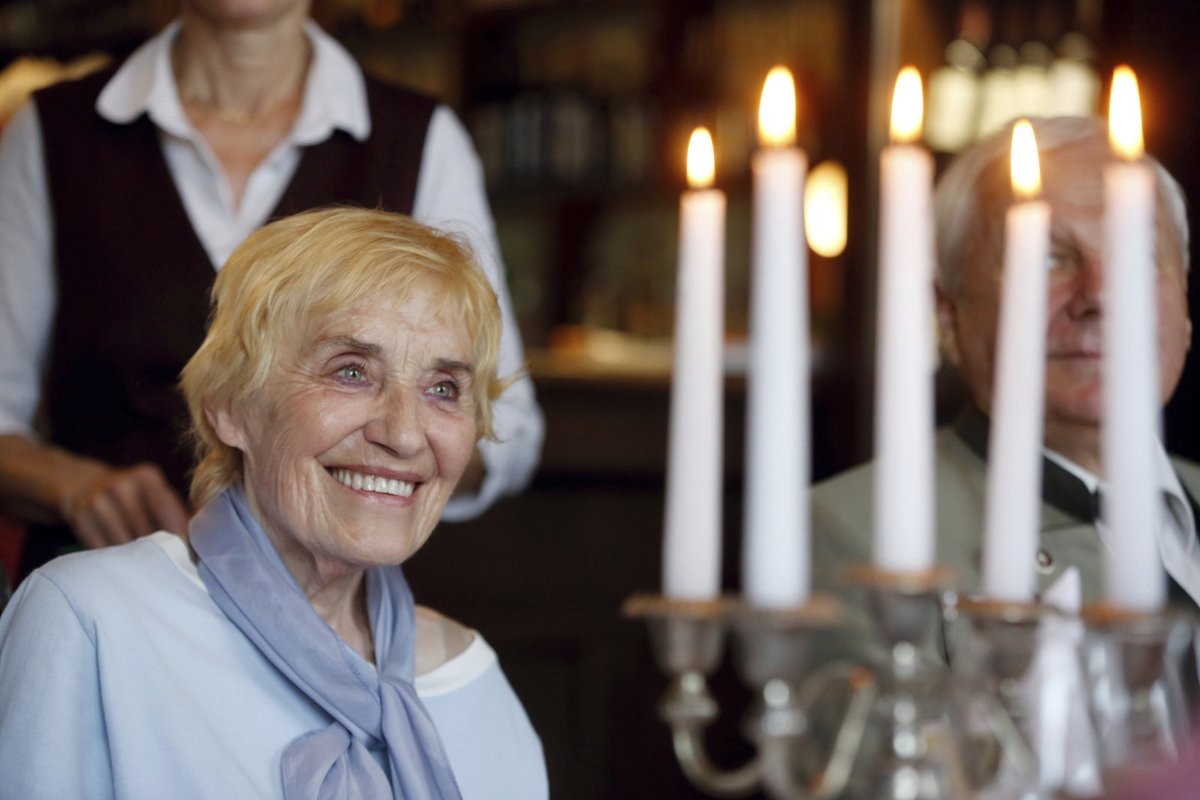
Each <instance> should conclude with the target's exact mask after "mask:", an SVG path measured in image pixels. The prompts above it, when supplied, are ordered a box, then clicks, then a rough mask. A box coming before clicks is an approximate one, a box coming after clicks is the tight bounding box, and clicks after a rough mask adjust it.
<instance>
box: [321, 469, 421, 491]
mask: <svg viewBox="0 0 1200 800" xmlns="http://www.w3.org/2000/svg"><path fill="white" fill-rule="evenodd" d="M329 474H331V475H333V479H334V480H335V481H337V482H338V483H340V484H341V485H342V486H345V487H347V488H349V489H356V490H361V491H364V492H375V493H376V494H390V495H395V496H396V497H412V493H413V490H415V489H416V488H417V485H416V484H415V483H410V482H409V481H401V480H396V479H395V478H385V477H383V476H382V475H369V474H367V473H364V472H354V471H352V470H348V469H331V470H330V471H329Z"/></svg>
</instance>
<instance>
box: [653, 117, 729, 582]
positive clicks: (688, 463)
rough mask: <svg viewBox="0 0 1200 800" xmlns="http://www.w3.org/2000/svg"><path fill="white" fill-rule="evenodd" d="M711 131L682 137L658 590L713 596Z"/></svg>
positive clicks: (715, 324)
mask: <svg viewBox="0 0 1200 800" xmlns="http://www.w3.org/2000/svg"><path fill="white" fill-rule="evenodd" d="M714 161H715V159H714V152H713V143H712V137H711V136H710V135H709V133H708V131H707V130H705V129H704V128H698V129H696V131H695V132H694V133H693V134H692V139H691V142H690V143H689V144H688V158H687V162H688V170H687V171H688V184H689V186H691V187H692V188H691V189H690V190H689V191H686V192H684V193H683V196H682V197H681V198H680V202H679V264H678V276H677V279H676V287H675V364H674V369H673V373H672V376H671V411H670V431H669V444H668V462H667V501H666V521H665V529H666V535H665V537H664V540H663V594H665V595H666V596H668V597H673V598H676V599H682V600H707V599H712V598H715V597H716V596H717V594H718V593H719V591H720V584H721V493H722V481H721V478H722V469H721V441H722V436H721V433H722V413H721V403H722V396H723V391H724V390H723V377H722V351H723V345H724V328H725V325H724V319H725V317H724V313H725V281H724V267H725V194H724V192H721V191H719V190H717V189H713V188H711V184H712V181H713V173H714Z"/></svg>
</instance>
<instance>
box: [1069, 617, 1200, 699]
mask: <svg viewBox="0 0 1200 800" xmlns="http://www.w3.org/2000/svg"><path fill="white" fill-rule="evenodd" d="M1082 616H1083V619H1084V621H1085V622H1086V623H1087V625H1088V627H1089V628H1090V629H1091V630H1092V631H1093V632H1094V633H1097V634H1099V635H1101V636H1102V637H1104V638H1105V639H1107V640H1108V641H1109V642H1110V643H1111V644H1112V645H1113V646H1115V648H1116V653H1117V657H1118V659H1119V662H1120V671H1121V675H1122V677H1123V679H1124V682H1125V685H1126V686H1127V687H1128V688H1129V689H1130V690H1131V691H1134V692H1137V691H1145V690H1148V689H1150V688H1151V687H1152V686H1153V685H1154V684H1155V683H1156V682H1158V681H1159V680H1160V679H1162V677H1163V675H1164V672H1166V671H1167V670H1168V667H1169V666H1170V665H1172V664H1175V663H1177V662H1178V661H1179V660H1180V659H1181V656H1182V653H1183V651H1184V649H1185V648H1186V647H1187V645H1188V640H1189V638H1190V635H1189V630H1188V629H1189V627H1190V626H1189V625H1187V624H1186V621H1185V619H1184V618H1183V616H1182V615H1180V614H1178V613H1174V612H1171V611H1164V612H1155V613H1138V612H1131V611H1127V610H1124V609H1120V608H1115V607H1113V606H1109V605H1100V604H1097V605H1089V606H1087V607H1085V608H1084V610H1083V614H1082Z"/></svg>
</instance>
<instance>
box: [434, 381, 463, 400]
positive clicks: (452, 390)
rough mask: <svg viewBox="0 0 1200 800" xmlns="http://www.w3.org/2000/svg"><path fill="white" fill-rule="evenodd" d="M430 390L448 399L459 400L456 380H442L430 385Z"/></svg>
mask: <svg viewBox="0 0 1200 800" xmlns="http://www.w3.org/2000/svg"><path fill="white" fill-rule="evenodd" d="M429 391H430V393H431V394H434V395H436V396H438V397H441V398H444V399H446V400H457V399H458V395H459V388H458V384H457V383H455V382H454V381H442V382H441V383H437V384H434V385H433V386H432V387H430V389H429Z"/></svg>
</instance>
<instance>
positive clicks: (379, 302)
mask: <svg viewBox="0 0 1200 800" xmlns="http://www.w3.org/2000/svg"><path fill="white" fill-rule="evenodd" d="M213 296H214V314H213V317H212V322H211V326H210V329H209V332H208V336H207V338H206V339H205V342H204V344H203V345H202V346H201V348H200V350H199V351H197V353H196V354H195V356H194V357H193V358H192V360H191V361H190V362H189V363H188V365H187V367H186V368H185V370H184V373H183V388H184V393H185V394H186V396H187V401H188V405H189V407H190V409H191V415H192V420H193V425H194V432H195V435H196V439H197V443H198V446H197V449H198V455H199V461H198V465H197V467H196V469H195V473H194V476H193V479H192V489H191V492H192V500H193V502H194V504H195V507H196V508H198V509H200V510H199V511H198V512H197V514H196V516H195V517H194V518H193V519H192V522H191V524H190V526H189V529H188V536H187V539H186V541H185V540H184V539H182V538H179V537H176V536H174V535H172V534H169V533H161V532H160V533H156V534H153V535H151V536H149V537H146V538H145V539H140V540H137V541H135V542H133V543H131V544H127V545H123V546H121V547H117V548H111V549H106V550H97V551H91V552H86V553H79V554H74V555H70V556H65V557H63V558H60V559H58V560H56V561H53V562H51V563H50V564H48V565H46V566H45V567H43V568H42V569H40V570H38V571H37V572H35V573H34V574H33V575H31V576H30V577H29V578H28V579H26V581H25V582H24V583H22V585H21V587H20V588H19V590H18V592H17V594H16V595H15V596H14V598H13V601H12V603H11V604H10V605H9V607H8V608H7V609H6V610H5V613H4V615H3V617H0V793H2V794H3V795H4V796H5V797H21V798H55V800H61V799H62V798H83V797H86V798H104V797H130V798H143V797H144V798H163V797H180V796H187V797H211V798H246V797H286V798H289V800H290V799H291V798H334V797H337V798H372V799H374V798H385V797H395V798H458V797H468V798H469V797H476V798H488V800H495V799H496V798H522V800H523V799H524V798H538V797H545V796H546V795H547V787H546V777H545V767H544V762H543V759H542V752H541V745H540V743H539V741H538V738H537V736H536V734H535V733H534V731H533V729H532V728H531V726H530V724H529V721H528V719H527V717H526V715H525V712H524V710H523V709H522V707H521V704H520V702H519V701H518V699H517V698H516V696H515V695H514V693H513V691H512V689H511V688H510V686H509V685H508V682H507V681H506V679H505V678H504V676H503V674H502V672H501V671H500V669H499V666H498V665H497V662H496V658H495V654H494V653H493V652H492V650H491V649H490V648H489V647H488V646H487V644H486V643H485V642H484V641H483V639H482V638H481V637H480V636H479V635H478V634H477V633H475V632H473V631H471V630H469V629H467V628H464V627H462V626H461V625H459V624H458V623H456V622H453V621H451V620H449V619H447V618H445V617H442V616H440V615H438V614H436V613H435V612H433V611H430V610H428V609H424V608H418V607H414V604H413V599H412V594H411V592H410V591H409V588H408V585H407V583H406V582H405V579H404V575H403V573H402V572H401V570H400V568H399V567H398V566H396V565H399V564H401V563H402V562H404V561H405V560H407V559H408V558H409V557H410V556H412V555H413V554H414V553H415V552H416V551H417V550H419V549H420V547H421V546H422V545H423V544H424V543H425V541H426V540H427V539H428V538H429V535H430V533H432V531H433V529H434V527H435V526H436V524H437V522H438V518H439V516H440V514H441V511H442V509H443V507H444V506H445V504H446V501H447V499H448V498H449V497H450V494H451V492H452V491H453V490H454V486H455V483H456V482H457V481H458V479H459V477H460V475H461V474H462V472H463V470H464V468H465V467H466V465H467V462H468V461H469V459H470V457H471V452H472V449H473V447H474V445H475V442H476V440H477V439H478V438H479V437H480V436H486V435H489V434H490V403H491V399H492V398H494V397H495V396H496V395H497V394H498V392H499V390H500V389H501V388H502V384H501V382H500V381H499V380H498V379H497V376H496V360H497V349H498V346H499V337H500V325H501V323H500V312H499V309H498V307H497V304H496V299H495V296H494V294H493V293H492V290H491V288H490V287H489V285H488V282H487V279H486V278H485V277H484V275H483V273H482V272H481V271H480V270H479V268H478V267H477V266H476V265H475V263H474V262H473V260H472V258H471V256H470V255H469V253H467V252H466V251H465V250H464V249H463V248H462V247H461V246H460V245H459V244H457V243H456V242H455V241H454V240H453V239H451V238H449V237H447V236H445V235H443V234H440V233H438V232H436V231H434V230H432V229H430V228H427V227H425V226H423V225H420V224H418V223H415V222H413V221H412V220H410V219H408V218H406V217H401V216H398V215H394V214H389V213H386V212H380V211H366V210H352V209H335V210H322V211H315V212H309V213H306V214H302V215H298V216H295V217H290V218H287V219H283V220H280V221H278V222H275V223H272V224H271V225H268V226H267V227H265V228H263V229H261V230H260V231H259V232H257V233H256V234H254V235H253V236H251V237H250V239H248V240H247V241H246V243H245V244H243V246H242V247H241V248H240V249H239V250H238V251H237V252H236V253H235V254H234V256H233V257H232V258H231V259H230V261H229V262H228V264H227V265H226V266H225V267H224V268H223V269H222V271H221V273H220V275H219V276H218V278H217V282H216V286H215V288H214V290H213Z"/></svg>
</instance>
